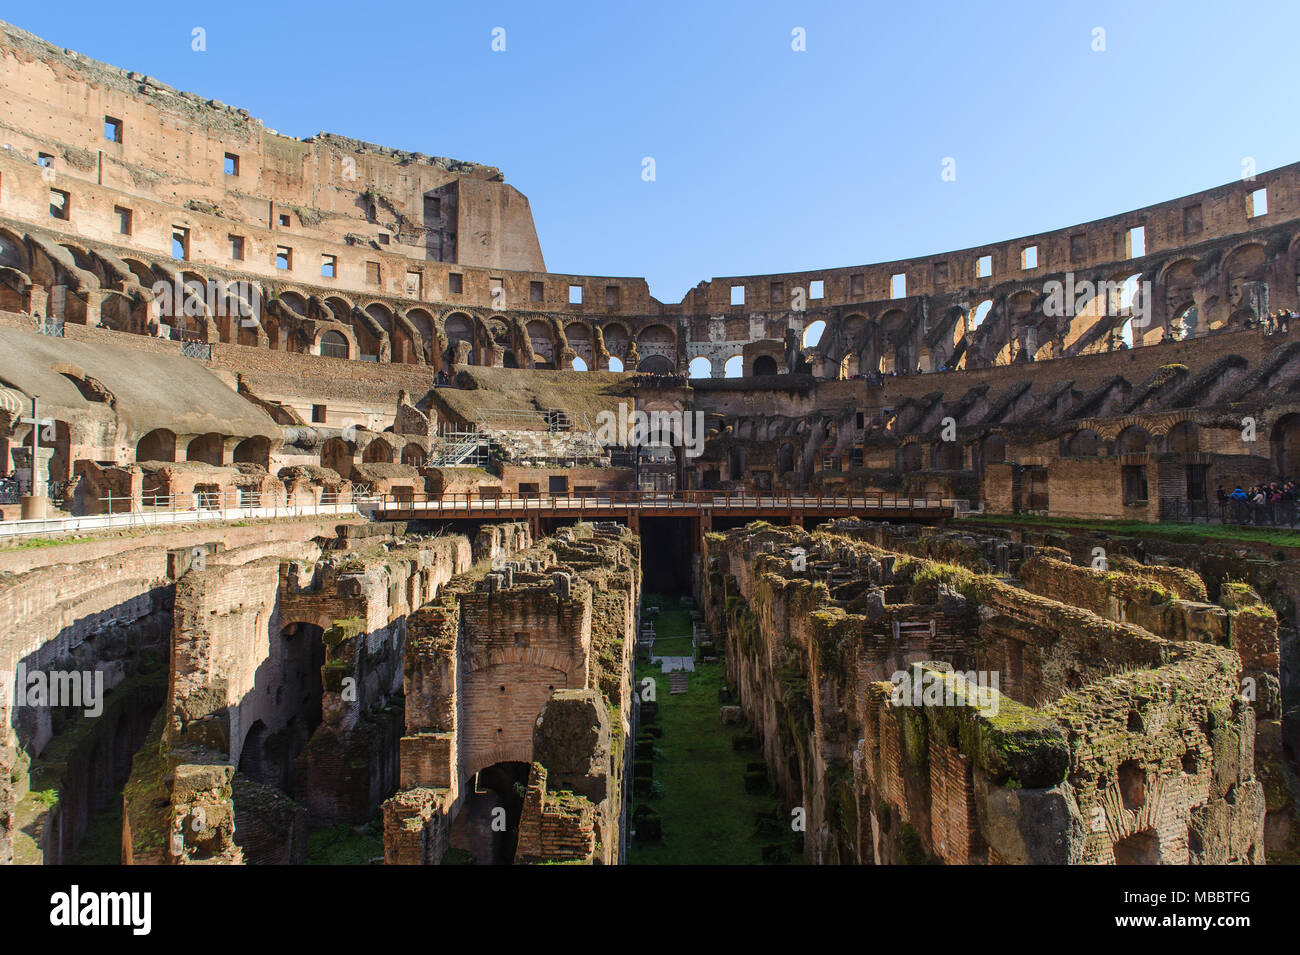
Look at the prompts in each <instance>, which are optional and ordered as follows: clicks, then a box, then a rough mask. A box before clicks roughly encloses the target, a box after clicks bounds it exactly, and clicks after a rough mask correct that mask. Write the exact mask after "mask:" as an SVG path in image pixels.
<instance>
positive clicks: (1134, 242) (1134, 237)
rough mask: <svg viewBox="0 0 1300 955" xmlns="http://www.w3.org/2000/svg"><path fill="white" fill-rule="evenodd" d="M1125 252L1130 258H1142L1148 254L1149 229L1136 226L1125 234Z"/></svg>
mask: <svg viewBox="0 0 1300 955" xmlns="http://www.w3.org/2000/svg"><path fill="white" fill-rule="evenodd" d="M1124 252H1125V254H1127V255H1128V257H1129V258H1130V259H1140V258H1142V256H1144V255H1146V254H1147V230H1146V229H1145V228H1144V227H1143V226H1134V227H1133V228H1132V229H1129V230H1128V233H1127V234H1126V235H1125V236H1124Z"/></svg>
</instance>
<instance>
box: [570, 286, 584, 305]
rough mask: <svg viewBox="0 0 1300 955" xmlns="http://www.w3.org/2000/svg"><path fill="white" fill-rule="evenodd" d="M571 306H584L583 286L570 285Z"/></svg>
mask: <svg viewBox="0 0 1300 955" xmlns="http://www.w3.org/2000/svg"><path fill="white" fill-rule="evenodd" d="M569 304H570V305H581V304H582V286H581V285H570V286H569Z"/></svg>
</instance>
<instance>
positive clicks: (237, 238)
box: [226, 235, 244, 262]
mask: <svg viewBox="0 0 1300 955" xmlns="http://www.w3.org/2000/svg"><path fill="white" fill-rule="evenodd" d="M226 238H227V239H229V240H230V257H231V258H232V259H234V260H235V261H236V262H242V261H244V237H243V236H242V235H228V236H226Z"/></svg>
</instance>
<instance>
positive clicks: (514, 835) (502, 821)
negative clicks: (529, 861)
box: [451, 762, 529, 865]
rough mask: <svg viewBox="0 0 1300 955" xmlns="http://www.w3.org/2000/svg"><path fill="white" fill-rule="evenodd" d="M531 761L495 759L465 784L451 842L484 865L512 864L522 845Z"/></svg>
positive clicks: (453, 824) (452, 830)
mask: <svg viewBox="0 0 1300 955" xmlns="http://www.w3.org/2000/svg"><path fill="white" fill-rule="evenodd" d="M528 770H529V765H528V763H519V762H501V763H494V764H493V765H491V766H489V767H488V768H487V769H481V770H479V771H478V772H477V773H476V774H475V775H474V776H472V777H471V778H470V780H469V783H468V785H467V786H466V787H465V788H466V792H465V800H464V804H463V806H462V807H461V811H460V814H459V815H457V816H456V818H455V820H454V821H453V822H452V829H451V842H452V845H453V846H455V847H456V848H458V849H464V850H467V851H468V852H469V853H470V854H471V855H472V856H473V858H474V861H475V862H477V863H478V864H480V865H511V864H512V863H513V862H514V861H515V852H516V850H517V849H518V845H519V819H520V817H521V816H522V815H523V811H524V796H523V794H524V792H525V787H526V786H527V785H528Z"/></svg>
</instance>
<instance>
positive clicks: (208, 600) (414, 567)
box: [126, 524, 528, 863]
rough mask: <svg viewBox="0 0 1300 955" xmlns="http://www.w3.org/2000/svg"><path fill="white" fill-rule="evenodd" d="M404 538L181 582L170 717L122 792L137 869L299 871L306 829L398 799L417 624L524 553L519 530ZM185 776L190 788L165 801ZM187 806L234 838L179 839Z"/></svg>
mask: <svg viewBox="0 0 1300 955" xmlns="http://www.w3.org/2000/svg"><path fill="white" fill-rule="evenodd" d="M405 530H406V529H405V525H383V524H375V525H367V526H363V527H357V528H353V529H350V530H349V531H348V532H347V533H346V534H344V535H340V536H339V537H337V538H335V539H334V540H333V541H330V540H321V541H314V542H304V543H302V544H298V545H295V546H292V547H286V546H284V545H280V546H278V547H277V546H273V545H270V544H268V545H261V546H252V547H248V548H245V549H243V550H241V551H234V552H222V553H218V554H216V555H213V556H212V557H210V558H209V559H207V560H205V561H203V562H202V563H201V565H199V566H191V567H190V568H189V570H188V572H187V573H185V574H184V576H183V577H181V579H180V581H179V583H178V585H177V586H178V589H177V606H178V608H179V609H178V611H177V618H176V619H177V622H176V627H175V630H174V633H173V637H172V657H173V664H172V684H171V687H170V691H169V695H168V706H167V708H166V709H167V713H168V714H169V715H168V719H167V720H166V721H164V722H162V723H160V724H158V725H156V727H155V731H154V735H153V737H152V738H151V741H150V743H149V744H147V745H146V747H145V750H144V751H143V752H142V754H141V756H140V757H138V758H137V760H136V766H135V768H134V770H133V773H132V784H131V788H130V789H129V790H128V797H127V820H126V826H127V839H128V843H129V846H128V849H127V851H126V854H127V856H128V858H129V859H130V860H131V861H136V862H171V863H178V862H186V861H198V860H202V859H215V860H218V861H224V862H240V861H257V862H275V861H293V860H299V859H301V858H302V853H303V849H304V846H305V838H306V833H307V829H308V827H309V826H320V825H333V824H335V823H338V822H350V823H354V824H355V823H358V822H362V821H365V820H366V819H368V818H370V816H371V815H372V814H373V813H374V811H375V810H376V809H377V808H378V806H379V804H380V803H381V801H382V800H383V799H385V798H386V797H387V796H388V795H389V794H390V793H391V792H393V790H394V789H396V788H397V785H398V766H399V758H398V742H399V739H400V736H401V728H402V725H403V722H404V718H403V693H402V691H403V686H402V681H403V678H402V674H403V659H404V648H405V642H406V622H407V619H408V618H409V617H410V616H411V614H412V613H414V612H415V611H417V610H418V609H419V608H420V607H421V606H423V605H424V604H426V603H428V602H429V601H431V600H434V599H436V598H437V596H438V593H439V590H440V589H441V588H442V587H443V586H444V585H445V584H446V583H447V582H448V581H449V580H451V579H453V578H454V577H455V576H456V575H458V574H462V573H464V572H465V571H467V570H468V569H469V568H470V567H471V566H472V565H473V564H474V562H475V561H476V560H479V561H487V562H490V561H491V560H492V559H493V558H494V556H495V558H496V559H501V557H502V555H508V554H510V553H512V552H513V550H514V548H516V547H519V546H526V545H527V543H528V536H527V529H526V528H525V527H524V526H522V525H506V526H502V527H485V528H483V529H482V530H481V531H480V532H479V533H478V534H477V535H476V538H475V540H474V541H473V542H471V541H470V539H469V538H467V537H465V536H463V535H450V536H446V537H433V538H421V537H418V536H415V535H409V534H406V533H405ZM322 545H328V546H327V547H326V548H325V549H323V547H322ZM187 766H189V767H195V768H194V769H193V771H192V778H191V777H187V778H190V783H187V785H189V786H190V787H191V788H190V789H187V790H185V791H184V792H182V791H181V790H180V789H178V788H177V785H179V784H178V783H173V785H172V787H171V788H170V789H169V788H168V787H167V785H166V783H165V781H164V777H165V776H166V775H167V773H168V772H172V773H173V774H175V773H176V772H177V771H178V770H179V769H182V768H184V767H187ZM167 767H171V769H170V770H169V769H168V768H167ZM198 767H207V768H205V769H202V770H200V769H199V768H198ZM226 771H228V772H226ZM175 778H177V779H179V778H180V777H179V776H175ZM193 780H199V781H201V782H202V783H203V785H201V786H200V785H198V784H196V783H193ZM193 805H199V806H202V807H207V808H205V809H204V812H207V809H208V808H211V809H212V810H213V812H214V813H215V816H214V818H219V819H220V820H221V825H222V826H225V827H226V831H225V832H224V833H222V834H217V833H208V834H202V833H195V834H194V835H193V836H191V834H190V833H188V832H186V831H183V830H182V829H181V828H179V820H180V819H181V818H182V817H183V816H184V815H185V814H186V813H191V812H192V808H193ZM167 807H170V808H167ZM240 818H243V819H244V820H245V823H246V825H245V827H244V829H243V830H242V831H241V830H240V829H239V826H238V820H239V819H240Z"/></svg>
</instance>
